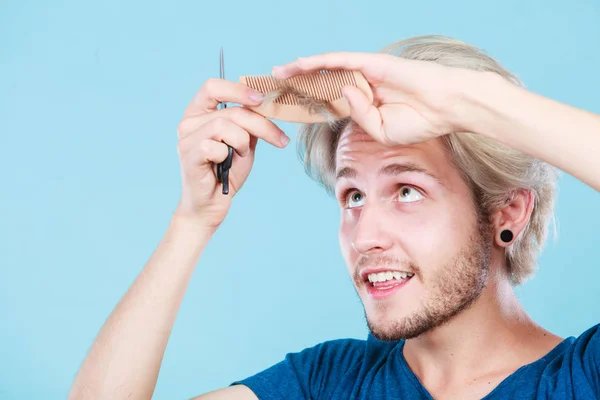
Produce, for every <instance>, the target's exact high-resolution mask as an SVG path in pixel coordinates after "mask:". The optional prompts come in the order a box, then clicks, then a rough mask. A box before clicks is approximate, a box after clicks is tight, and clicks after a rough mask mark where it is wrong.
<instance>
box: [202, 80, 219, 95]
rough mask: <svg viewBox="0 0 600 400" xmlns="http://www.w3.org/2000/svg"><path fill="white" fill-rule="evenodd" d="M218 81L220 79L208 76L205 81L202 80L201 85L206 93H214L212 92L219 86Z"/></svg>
mask: <svg viewBox="0 0 600 400" xmlns="http://www.w3.org/2000/svg"><path fill="white" fill-rule="evenodd" d="M219 81H220V79H219V78H208V79H207V80H206V82H204V86H203V88H204V91H205V92H206V93H207V94H212V93H214V92H215V90H216V89H217V88H218V86H219Z"/></svg>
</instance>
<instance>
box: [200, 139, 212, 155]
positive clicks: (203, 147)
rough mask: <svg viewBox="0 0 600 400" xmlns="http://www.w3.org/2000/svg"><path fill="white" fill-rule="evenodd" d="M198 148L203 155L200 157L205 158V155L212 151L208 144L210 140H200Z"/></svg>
mask: <svg viewBox="0 0 600 400" xmlns="http://www.w3.org/2000/svg"><path fill="white" fill-rule="evenodd" d="M198 148H199V150H200V153H201V154H202V155H203V157H202V158H206V155H207V154H210V152H211V151H212V146H211V145H210V141H208V140H203V141H202V142H200V145H199V146H198Z"/></svg>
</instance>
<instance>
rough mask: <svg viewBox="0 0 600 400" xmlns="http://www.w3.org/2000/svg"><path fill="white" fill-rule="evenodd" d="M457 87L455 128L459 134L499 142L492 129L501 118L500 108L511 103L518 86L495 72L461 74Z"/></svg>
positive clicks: (454, 114) (465, 72)
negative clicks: (473, 134)
mask: <svg viewBox="0 0 600 400" xmlns="http://www.w3.org/2000/svg"><path fill="white" fill-rule="evenodd" d="M460 73H461V74H463V75H461V78H460V79H457V80H456V82H459V84H458V85H456V86H457V88H456V95H455V98H456V99H457V100H456V102H455V107H454V110H453V113H452V114H453V117H452V118H454V120H453V121H452V122H453V125H454V126H455V127H456V131H457V132H470V133H475V134H480V135H484V136H488V137H491V138H493V139H496V140H498V139H499V138H498V137H496V136H497V132H495V130H494V129H493V128H492V127H493V126H495V124H496V122H497V119H498V118H499V117H500V115H501V113H502V112H501V110H500V108H501V107H500V106H501V105H502V103H503V102H510V100H509V96H510V93H511V92H510V89H511V87H512V86H514V84H512V83H510V82H508V81H507V80H506V79H505V78H503V77H502V76H500V75H498V74H496V73H493V72H479V71H471V70H468V71H461V72H460Z"/></svg>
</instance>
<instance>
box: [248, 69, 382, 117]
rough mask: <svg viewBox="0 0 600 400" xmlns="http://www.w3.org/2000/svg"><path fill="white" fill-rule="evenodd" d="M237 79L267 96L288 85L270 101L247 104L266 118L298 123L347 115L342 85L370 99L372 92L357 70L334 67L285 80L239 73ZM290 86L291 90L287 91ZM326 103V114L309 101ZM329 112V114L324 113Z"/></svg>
mask: <svg viewBox="0 0 600 400" xmlns="http://www.w3.org/2000/svg"><path fill="white" fill-rule="evenodd" d="M240 82H241V83H242V84H244V85H246V86H250V87H251V88H253V89H254V90H257V91H259V92H261V93H263V94H266V95H267V97H268V96H269V94H272V93H278V92H279V91H281V90H282V89H284V88H288V90H287V93H286V94H283V95H281V96H277V95H276V96H277V97H276V99H275V100H273V101H267V102H263V104H262V105H259V106H253V107H248V108H250V109H251V110H253V111H255V112H256V113H258V114H261V115H263V116H265V117H267V118H271V119H275V120H279V121H287V122H300V123H315V122H331V121H330V119H332V118H334V119H343V118H346V117H348V116H350V106H349V104H348V102H347V101H346V99H345V98H344V97H343V96H342V88H343V87H344V86H355V87H357V88H359V89H360V90H362V91H363V93H364V94H365V96H367V98H368V99H369V101H373V92H372V91H371V87H370V86H369V83H368V82H367V80H366V79H365V77H364V76H363V75H362V74H361V73H360V72H358V71H349V70H334V71H327V70H323V71H319V72H314V73H311V74H304V75H297V76H294V77H291V78H289V79H286V80H278V79H275V78H274V77H272V76H270V75H264V76H242V77H240ZM290 89H291V90H290ZM312 103H316V104H317V105H326V106H327V108H328V113H321V112H315V108H323V107H322V106H321V107H315V106H314V104H313V107H311V106H310V104H312ZM307 104H308V106H307ZM326 114H328V115H326Z"/></svg>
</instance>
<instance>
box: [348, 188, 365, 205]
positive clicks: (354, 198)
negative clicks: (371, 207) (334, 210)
mask: <svg viewBox="0 0 600 400" xmlns="http://www.w3.org/2000/svg"><path fill="white" fill-rule="evenodd" d="M347 199H348V200H347V205H348V208H354V207H360V206H362V205H363V204H364V201H365V196H364V195H363V194H362V193H361V192H357V191H353V192H350V193H349V194H348V197H347Z"/></svg>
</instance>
